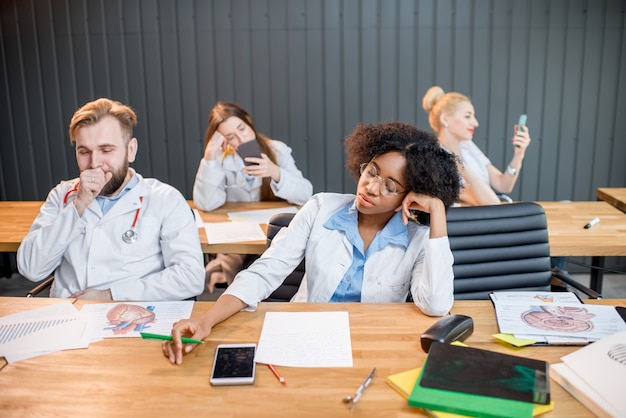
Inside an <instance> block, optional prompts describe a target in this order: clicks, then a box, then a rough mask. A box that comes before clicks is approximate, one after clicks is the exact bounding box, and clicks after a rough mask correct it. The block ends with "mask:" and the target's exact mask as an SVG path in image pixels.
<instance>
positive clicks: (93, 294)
mask: <svg viewBox="0 0 626 418" xmlns="http://www.w3.org/2000/svg"><path fill="white" fill-rule="evenodd" d="M70 297H72V298H76V299H90V300H113V296H111V289H105V290H98V289H85V290H81V291H79V292H76V293H74V294H73V295H72V296H70Z"/></svg>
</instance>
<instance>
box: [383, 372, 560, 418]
mask: <svg viewBox="0 0 626 418" xmlns="http://www.w3.org/2000/svg"><path fill="white" fill-rule="evenodd" d="M421 370H422V368H421V367H416V368H414V369H410V370H405V371H403V372H400V373H395V374H391V375H389V376H387V384H388V385H389V386H390V387H391V388H392V389H393V390H395V391H396V392H398V393H399V394H400V395H402V397H403V398H404V399H409V395H410V394H411V392H412V391H413V387H414V386H415V382H416V381H417V378H418V377H419V374H420V371H421ZM553 409H554V403H553V402H550V404H549V405H539V404H534V405H533V416H534V417H536V416H537V415H541V414H545V413H546V412H549V411H552V410H553ZM435 412H436V415H437V417H440V418H443V417H463V416H466V415H459V414H452V413H446V412H441V411H435Z"/></svg>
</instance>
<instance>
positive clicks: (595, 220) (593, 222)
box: [584, 218, 600, 229]
mask: <svg viewBox="0 0 626 418" xmlns="http://www.w3.org/2000/svg"><path fill="white" fill-rule="evenodd" d="M598 222H600V218H593V219H592V220H590V221H589V222H588V223H587V225H585V226H584V228H585V229H589V228H591V227H592V226H594V225H595V224H597V223H598Z"/></svg>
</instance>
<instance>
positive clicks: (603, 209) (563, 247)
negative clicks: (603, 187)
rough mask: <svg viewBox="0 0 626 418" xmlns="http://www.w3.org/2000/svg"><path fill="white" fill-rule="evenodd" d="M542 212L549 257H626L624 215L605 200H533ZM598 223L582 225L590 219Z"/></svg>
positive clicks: (625, 222) (625, 224)
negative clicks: (588, 226)
mask: <svg viewBox="0 0 626 418" xmlns="http://www.w3.org/2000/svg"><path fill="white" fill-rule="evenodd" d="M537 203H538V204H540V205H541V206H542V207H543V209H544V210H545V212H546V218H547V220H548V235H549V239H550V254H551V255H553V256H571V257H573V256H626V214H625V213H623V212H621V211H619V210H617V209H616V208H615V207H613V206H611V205H610V204H608V203H606V202H537ZM595 217H598V218H600V223H598V224H596V225H594V226H593V227H591V228H589V229H585V228H584V226H585V225H586V224H587V222H589V221H590V220H592V219H593V218H595Z"/></svg>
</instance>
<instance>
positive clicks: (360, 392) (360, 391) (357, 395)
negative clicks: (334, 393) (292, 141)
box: [343, 367, 376, 410]
mask: <svg viewBox="0 0 626 418" xmlns="http://www.w3.org/2000/svg"><path fill="white" fill-rule="evenodd" d="M375 373H376V367H374V368H372V371H371V372H370V374H368V375H367V377H366V378H365V380H364V381H363V383H362V384H361V386H359V388H358V389H357V390H356V392H355V393H354V396H350V395H348V396H346V397H345V398H343V402H344V403H350V410H352V407H354V404H356V403H357V402H358V401H359V399H361V395H363V391H364V390H365V388H366V387H368V386H369V385H370V383H372V379H373V378H374V374H375Z"/></svg>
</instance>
